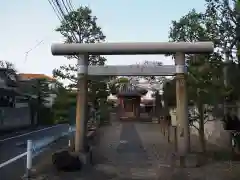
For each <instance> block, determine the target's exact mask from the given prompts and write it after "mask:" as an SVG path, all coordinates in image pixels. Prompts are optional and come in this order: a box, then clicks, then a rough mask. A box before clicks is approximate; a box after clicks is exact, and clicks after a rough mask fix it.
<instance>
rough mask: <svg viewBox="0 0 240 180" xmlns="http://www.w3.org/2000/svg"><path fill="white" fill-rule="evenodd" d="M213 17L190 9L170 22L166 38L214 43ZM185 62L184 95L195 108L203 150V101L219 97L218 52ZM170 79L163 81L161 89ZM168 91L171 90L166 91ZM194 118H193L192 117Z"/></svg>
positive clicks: (219, 57) (212, 100)
mask: <svg viewBox="0 0 240 180" xmlns="http://www.w3.org/2000/svg"><path fill="white" fill-rule="evenodd" d="M215 29H216V27H215V21H214V18H212V19H211V21H210V20H209V17H207V16H205V14H203V13H198V12H196V11H195V9H193V10H192V11H190V12H189V13H188V14H187V15H185V16H183V17H181V18H180V20H178V21H173V22H172V27H171V30H170V35H169V39H170V41H187V42H194V41H213V42H216V43H215V46H217V45H218V44H219V43H218V42H217V41H218V36H219V33H218V32H219V31H217V30H215ZM186 64H187V67H188V74H187V84H188V98H189V100H190V101H191V102H194V104H195V105H196V106H197V108H198V112H199V114H198V116H197V119H199V133H200V135H199V137H200V142H201V145H202V151H205V140H204V104H213V103H217V102H216V100H218V98H219V97H221V92H220V91H219V90H221V88H219V87H221V83H222V75H221V74H222V61H221V54H220V53H218V52H214V53H212V54H210V55H187V56H186ZM169 85H171V83H170V84H169V83H168V84H167V86H166V87H165V90H166V89H167V88H169ZM170 92H171V91H170ZM194 120H196V118H195V119H194Z"/></svg>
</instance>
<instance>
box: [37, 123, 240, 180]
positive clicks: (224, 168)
mask: <svg viewBox="0 0 240 180" xmlns="http://www.w3.org/2000/svg"><path fill="white" fill-rule="evenodd" d="M171 156H172V148H171V145H169V144H168V143H167V141H166V138H165V137H164V136H163V135H162V134H161V132H160V128H159V124H150V123H139V122H123V123H120V122H113V123H112V125H111V126H106V127H103V128H101V143H100V144H99V145H98V147H97V148H96V149H95V150H94V159H95V165H94V166H93V167H90V168H86V169H85V170H83V171H81V172H68V173H66V172H56V171H54V170H53V169H51V167H48V168H47V166H45V169H48V171H45V172H44V171H42V176H39V177H37V178H36V179H39V180H40V179H41V177H42V179H51V180H67V179H71V180H94V179H98V180H131V179H139V180H140V179H142V180H208V179H209V180H210V179H211V180H228V179H229V180H237V179H240V178H239V177H240V174H238V175H236V172H237V171H239V170H236V168H235V171H236V172H235V171H233V170H234V168H233V167H232V166H231V165H230V164H229V163H228V162H221V163H220V164H219V163H218V164H217V163H215V164H211V165H208V166H205V167H202V168H193V169H177V168H172V167H170V164H171ZM224 163H225V164H224ZM237 167H238V168H239V167H240V166H239V165H237ZM232 174H233V175H232Z"/></svg>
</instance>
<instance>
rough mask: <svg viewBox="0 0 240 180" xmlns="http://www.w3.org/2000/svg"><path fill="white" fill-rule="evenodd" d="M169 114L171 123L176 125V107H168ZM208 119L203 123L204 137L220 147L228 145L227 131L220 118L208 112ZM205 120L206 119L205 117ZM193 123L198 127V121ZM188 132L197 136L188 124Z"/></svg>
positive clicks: (196, 131) (193, 108) (195, 130)
mask: <svg viewBox="0 0 240 180" xmlns="http://www.w3.org/2000/svg"><path fill="white" fill-rule="evenodd" d="M189 109H190V110H194V111H196V108H195V107H189ZM170 115H171V120H172V125H173V126H176V125H177V117H176V108H172V109H170ZM208 118H209V121H207V122H206V123H205V125H204V131H205V138H206V140H207V141H208V143H211V144H214V145H217V146H219V147H221V148H228V145H229V132H228V131H226V130H224V128H223V123H222V121H221V119H220V118H216V117H214V116H213V115H212V114H210V113H209V114H208ZM206 120H207V119H206ZM194 125H195V126H196V127H198V126H199V125H198V122H195V123H194ZM190 132H191V134H192V135H196V136H198V135H199V133H198V130H197V129H196V128H195V127H193V126H190Z"/></svg>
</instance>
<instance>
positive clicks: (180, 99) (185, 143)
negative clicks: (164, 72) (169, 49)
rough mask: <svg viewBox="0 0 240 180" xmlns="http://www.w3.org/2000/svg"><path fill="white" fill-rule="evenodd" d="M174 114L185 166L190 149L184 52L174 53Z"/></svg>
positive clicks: (181, 163)
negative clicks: (175, 106) (175, 71)
mask: <svg viewBox="0 0 240 180" xmlns="http://www.w3.org/2000/svg"><path fill="white" fill-rule="evenodd" d="M175 65H176V68H177V74H176V104H177V109H176V114H177V141H178V142H177V143H178V153H179V158H180V165H181V166H185V159H186V156H187V154H188V152H189V150H190V142H189V138H190V133H189V123H188V101H187V88H186V79H185V54H183V53H176V55H175Z"/></svg>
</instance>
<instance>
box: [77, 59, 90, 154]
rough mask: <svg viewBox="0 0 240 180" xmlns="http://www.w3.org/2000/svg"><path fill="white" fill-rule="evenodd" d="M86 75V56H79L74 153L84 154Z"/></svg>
mask: <svg viewBox="0 0 240 180" xmlns="http://www.w3.org/2000/svg"><path fill="white" fill-rule="evenodd" d="M87 73H88V55H79V58H78V83H77V106H76V134H75V152H84V151H85V143H86V137H85V134H86V124H87V123H86V122H87V108H88V107H87V105H88V103H87V102H88V100H87V95H88V87H87Z"/></svg>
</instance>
